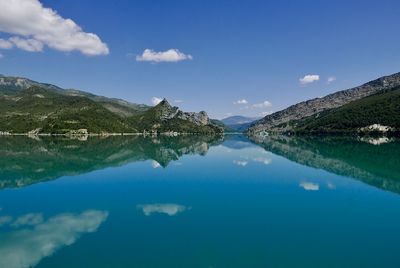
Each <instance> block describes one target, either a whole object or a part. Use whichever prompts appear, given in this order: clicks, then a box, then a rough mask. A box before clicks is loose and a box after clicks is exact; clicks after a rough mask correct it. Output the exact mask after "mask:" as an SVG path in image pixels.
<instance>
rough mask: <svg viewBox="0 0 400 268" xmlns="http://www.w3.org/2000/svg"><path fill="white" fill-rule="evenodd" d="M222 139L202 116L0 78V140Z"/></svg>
mask: <svg viewBox="0 0 400 268" xmlns="http://www.w3.org/2000/svg"><path fill="white" fill-rule="evenodd" d="M138 132H152V133H156V132H157V133H163V132H179V133H182V132H184V133H211V134H215V133H222V132H223V129H222V128H221V127H219V126H216V125H213V124H212V122H211V121H210V119H209V118H208V116H207V114H206V112H200V113H185V112H182V111H180V110H179V108H178V107H172V106H171V105H170V104H169V103H168V102H167V101H166V100H164V101H162V102H161V103H160V104H158V105H157V106H155V107H150V106H146V105H141V104H134V103H130V102H126V101H124V100H120V99H112V98H106V97H102V96H96V95H94V94H90V93H87V92H83V91H79V90H68V89H62V88H59V87H57V86H54V85H50V84H44V83H39V82H35V81H32V80H29V79H26V78H19V77H5V76H0V134H1V133H11V134H12V133H30V134H88V133H89V134H94V133H97V134H102V133H103V134H104V133H138Z"/></svg>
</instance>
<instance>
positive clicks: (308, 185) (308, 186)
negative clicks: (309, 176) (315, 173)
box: [299, 181, 319, 191]
mask: <svg viewBox="0 0 400 268" xmlns="http://www.w3.org/2000/svg"><path fill="white" fill-rule="evenodd" d="M299 186H300V187H302V188H303V189H304V190H306V191H318V190H319V184H318V183H313V182H306V181H305V182H301V183H300V184H299Z"/></svg>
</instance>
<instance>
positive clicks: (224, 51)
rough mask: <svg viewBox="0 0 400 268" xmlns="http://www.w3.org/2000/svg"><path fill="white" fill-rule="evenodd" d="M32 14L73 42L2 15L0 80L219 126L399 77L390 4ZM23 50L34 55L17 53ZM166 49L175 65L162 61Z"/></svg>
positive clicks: (64, 9) (74, 9)
mask: <svg viewBox="0 0 400 268" xmlns="http://www.w3.org/2000/svg"><path fill="white" fill-rule="evenodd" d="M20 1H28V2H38V0H18V1H15V2H20ZM40 2H41V4H42V5H43V7H44V8H51V9H52V10H53V11H56V12H57V14H58V15H56V16H59V17H60V18H61V20H64V19H68V18H69V19H71V20H72V21H73V22H74V23H75V24H76V25H78V26H79V27H81V30H79V31H81V32H82V33H83V34H84V35H83V37H82V35H79V34H81V32H79V31H78V32H79V34H77V35H74V36H72V37H70V38H68V39H65V38H66V37H65V35H64V36H61V35H57V34H56V33H54V32H53V33H51V34H52V35H51V34H47V33H45V34H44V33H43V31H44V30H43V29H47V28H46V27H41V28H40V29H35V27H33V26H32V24H35V23H30V25H29V23H28V22H27V23H26V24H27V25H23V23H22V24H21V23H20V22H21V21H22V22H24V21H25V20H24V19H25V17H24V16H27V15H26V14H28V13H24V12H22V11H23V10H21V12H20V10H19V9H23V7H19V6H16V7H15V8H16V9H18V10H13V12H17V13H16V14H17V15H18V16H21V17H19V18H18V16H17V15H14V14H13V16H12V17H11V18H6V17H4V16H5V14H4V12H3V13H0V39H1V40H3V41H4V42H3V48H0V54H1V55H2V56H0V57H1V58H0V73H2V74H5V75H15V76H24V77H28V78H31V79H34V80H38V81H42V82H49V83H53V84H56V85H59V86H61V87H65V88H77V89H81V90H85V91H89V92H93V93H95V94H99V95H104V96H110V97H118V98H123V99H126V100H129V101H132V102H137V103H147V104H151V100H152V98H153V97H157V98H163V97H166V98H167V99H168V100H170V102H171V103H173V104H175V105H178V106H180V107H182V108H183V109H184V110H188V111H200V110H206V111H207V112H208V113H209V114H210V115H211V116H212V117H214V118H223V117H225V116H227V115H229V114H233V115H236V114H242V115H247V116H259V115H261V114H266V113H268V112H272V111H278V110H280V109H282V108H285V107H287V106H289V105H291V104H294V103H296V102H299V101H302V100H306V99H309V98H313V97H319V96H323V95H326V94H328V93H331V92H334V91H337V90H341V89H345V88H349V87H352V86H356V85H359V84H361V83H363V82H366V81H369V80H372V79H375V78H377V77H379V76H382V75H386V74H391V73H395V72H399V71H400V34H399V29H400V23H399V18H398V14H400V2H399V1H274V2H272V1H251V0H250V1H244V0H243V1H233V0H230V1H228V0H225V1H222V0H201V1H200V0H198V1H184V0H182V1H172V0H171V1H166V0H158V1H156V0H154V1H152V0H136V1H133V0H118V1H105V0H98V1H89V0H88V1H84V0H79V1H78V0H68V1H66V0H65V1H61V0H57V1H56V0H42V1H40ZM9 3H11V2H10V0H0V6H1V5H3V8H4V7H5V6H4V5H10V4H9ZM3 10H4V9H3ZM30 10H32V9H30ZM10 12H11V11H10ZM10 12H8V13H10ZM31 13H32V11H30V13H29V14H31ZM38 13H40V12H39V11H38ZM38 16H40V14H39V15H38ZM2 17H3V18H2ZM14 18H15V19H19V22H18V24H15V23H16V22H14V21H11V20H12V19H14ZM26 21H29V20H28V19H27V20H26ZM13 23H14V24H13ZM62 23H63V21H62V22H61V24H62ZM23 27H26V29H25V28H23ZM60 27H61V26H60ZM36 28H38V27H36ZM60 29H61V28H60ZM62 29H64V28H62ZM35 31H36V32H35ZM37 31H41V32H40V34H39V33H38V32H37ZM49 31H51V27H50V28H49ZM86 33H93V34H95V35H96V36H97V37H98V40H97V39H95V38H92V37H93V36H89V35H87V34H86ZM78 37H79V38H80V37H82V39H79V40H78V41H76V40H74V38H78ZM10 38H11V39H10ZM12 38H14V39H12ZM57 38H59V39H60V38H61V40H57ZM85 38H86V39H90V40H89V41H87V40H86V39H85ZM28 39H31V40H32V39H35V40H36V39H37V40H38V42H37V43H38V44H36V43H29V44H28V45H30V46H29V47H27V46H26V40H28ZM24 45H25V46H24ZM7 46H8V47H7ZM32 46H33V48H32ZM90 46H93V47H94V48H93V49H92V48H91V47H90ZM0 47H2V43H1V41H0ZM4 47H7V48H4ZM146 49H150V50H151V51H150V52H149V53H148V55H147V56H146V55H145V56H144V57H142V58H140V57H138V56H140V55H142V54H143V52H144V51H145V50H146ZM170 49H177V50H178V51H179V52H180V53H182V54H181V55H177V54H176V51H170V54H169V56H168V55H167V54H162V52H165V51H168V50H170ZM26 50H35V51H34V52H32V51H26ZM157 53H159V54H157ZM171 53H172V54H171ZM174 53H175V54H174ZM142 56H143V55H142ZM139 59H142V60H139ZM143 59H144V60H143ZM155 59H157V60H158V61H161V62H154V60H155ZM146 60H147V61H146ZM151 60H153V61H151ZM165 60H169V62H163V61H165ZM171 61H175V62H171ZM307 75H308V76H307ZM301 78H305V79H304V80H302V81H303V82H301V81H300V79H301ZM328 78H331V79H330V80H331V81H330V82H328ZM175 100H180V101H181V102H176V103H175ZM239 100H241V101H240V103H237V102H238V101H239ZM243 100H245V101H243ZM235 102H236V104H234V103H235ZM246 102H247V103H246Z"/></svg>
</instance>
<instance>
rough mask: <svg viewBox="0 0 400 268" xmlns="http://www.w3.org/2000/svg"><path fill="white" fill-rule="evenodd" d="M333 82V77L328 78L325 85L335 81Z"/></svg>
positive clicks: (334, 78)
mask: <svg viewBox="0 0 400 268" xmlns="http://www.w3.org/2000/svg"><path fill="white" fill-rule="evenodd" d="M335 80H336V77H335V76H329V77H328V79H327V83H328V84H330V83H332V82H333V81H335Z"/></svg>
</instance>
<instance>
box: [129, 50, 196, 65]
mask: <svg viewBox="0 0 400 268" xmlns="http://www.w3.org/2000/svg"><path fill="white" fill-rule="evenodd" d="M191 59H193V57H192V56H191V55H186V54H184V53H182V52H180V51H179V50H178V49H173V48H171V49H169V50H166V51H161V52H156V51H154V50H152V49H145V50H144V51H143V53H142V55H139V56H136V61H149V62H178V61H183V60H191Z"/></svg>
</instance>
